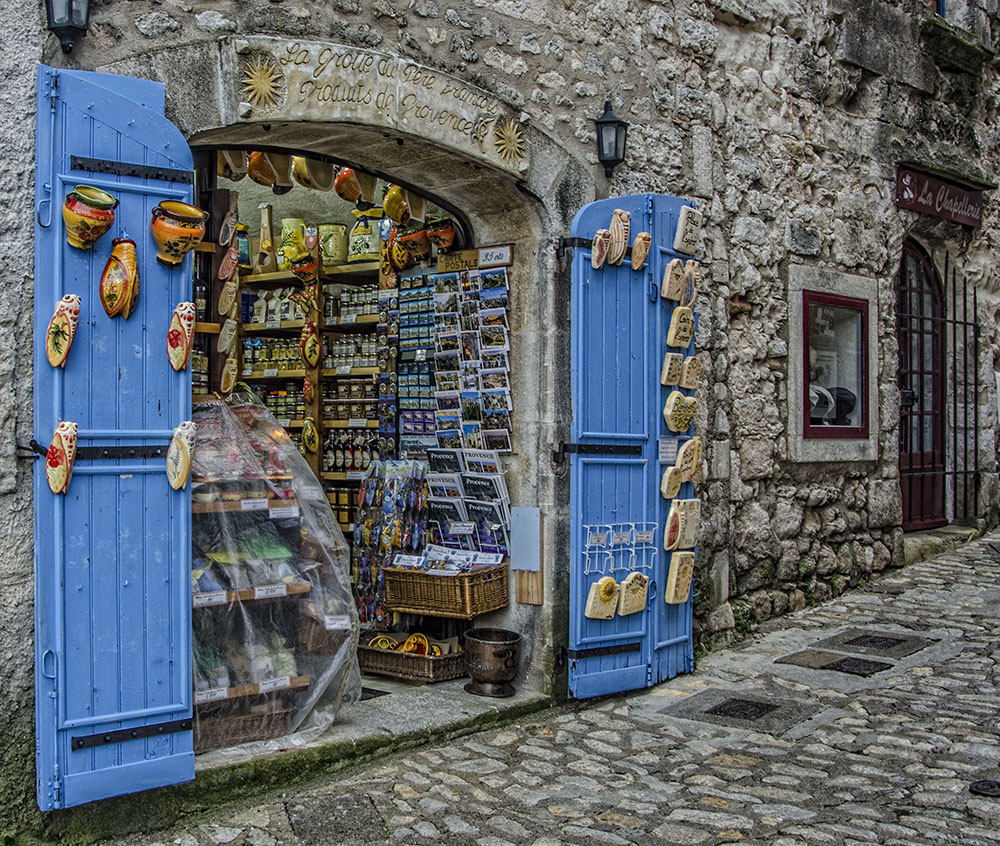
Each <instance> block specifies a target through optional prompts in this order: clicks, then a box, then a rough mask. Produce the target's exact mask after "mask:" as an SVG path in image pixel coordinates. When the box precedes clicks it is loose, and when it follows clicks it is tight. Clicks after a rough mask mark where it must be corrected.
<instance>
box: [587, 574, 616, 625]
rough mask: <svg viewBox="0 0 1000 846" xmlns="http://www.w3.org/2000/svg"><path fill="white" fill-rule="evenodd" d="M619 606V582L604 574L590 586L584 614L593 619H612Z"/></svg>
mask: <svg viewBox="0 0 1000 846" xmlns="http://www.w3.org/2000/svg"><path fill="white" fill-rule="evenodd" d="M617 608H618V583H617V582H616V581H615V580H614V579H613V578H611V576H604V577H603V578H600V579H598V580H597V581H596V582H594V583H593V584H592V585H591V586H590V593H589V594H588V595H587V605H586V607H585V608H584V611H583V616H584V617H589V618H590V619H591V620H610V619H611V618H612V617H614V616H615V611H616V610H617Z"/></svg>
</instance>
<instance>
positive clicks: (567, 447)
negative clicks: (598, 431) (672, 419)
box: [552, 443, 642, 464]
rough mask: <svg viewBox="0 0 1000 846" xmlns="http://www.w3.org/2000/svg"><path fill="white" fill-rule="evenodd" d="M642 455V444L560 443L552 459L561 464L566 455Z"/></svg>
mask: <svg viewBox="0 0 1000 846" xmlns="http://www.w3.org/2000/svg"><path fill="white" fill-rule="evenodd" d="M571 454H574V455H642V446H641V445H640V444H567V443H562V444H559V449H557V450H555V451H554V452H553V453H552V460H553V461H554V462H555V463H556V464H561V463H562V460H563V456H565V455H571Z"/></svg>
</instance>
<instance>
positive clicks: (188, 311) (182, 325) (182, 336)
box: [167, 303, 194, 371]
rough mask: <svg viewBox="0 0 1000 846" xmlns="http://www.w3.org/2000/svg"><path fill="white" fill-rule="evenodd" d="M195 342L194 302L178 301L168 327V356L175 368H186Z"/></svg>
mask: <svg viewBox="0 0 1000 846" xmlns="http://www.w3.org/2000/svg"><path fill="white" fill-rule="evenodd" d="M193 343H194V303H178V304H177V308H175V309H174V313H173V316H172V317H171V318H170V327H169V328H168V329H167V357H168V358H169V359H170V366H171V367H172V368H174V370H178V371H179V370H184V369H185V368H186V367H187V366H188V361H189V360H190V359H191V345H192V344H193Z"/></svg>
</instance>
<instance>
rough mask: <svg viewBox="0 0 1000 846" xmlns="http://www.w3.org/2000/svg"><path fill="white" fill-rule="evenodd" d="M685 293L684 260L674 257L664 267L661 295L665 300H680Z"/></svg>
mask: <svg viewBox="0 0 1000 846" xmlns="http://www.w3.org/2000/svg"><path fill="white" fill-rule="evenodd" d="M683 293H684V262H683V261H681V260H680V259H672V260H671V261H670V262H668V263H667V266H666V267H665V268H663V282H662V284H661V285H660V296H661V297H663V299H665V300H677V301H678V302H679V301H680V298H681V295H682V294H683Z"/></svg>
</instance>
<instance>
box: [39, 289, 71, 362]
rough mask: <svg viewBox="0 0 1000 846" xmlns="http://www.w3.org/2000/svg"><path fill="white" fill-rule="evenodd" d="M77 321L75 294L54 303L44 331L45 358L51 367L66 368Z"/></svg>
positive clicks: (67, 295)
mask: <svg viewBox="0 0 1000 846" xmlns="http://www.w3.org/2000/svg"><path fill="white" fill-rule="evenodd" d="M79 319H80V298H79V297H78V296H77V295H76V294H66V296H64V297H63V298H62V299H61V300H59V302H57V303H56V310H55V312H54V313H53V315H52V319H51V320H50V321H49V328H48V329H47V330H46V331H45V357H46V358H47V359H48V360H49V364H51V365H52V366H53V367H65V366H66V359H67V358H69V348H70V347H71V346H73V338H75V337H76V324H77V322H78V321H79Z"/></svg>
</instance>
